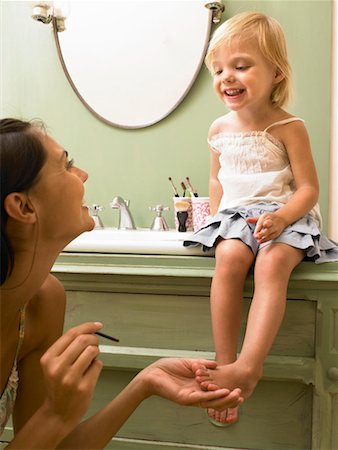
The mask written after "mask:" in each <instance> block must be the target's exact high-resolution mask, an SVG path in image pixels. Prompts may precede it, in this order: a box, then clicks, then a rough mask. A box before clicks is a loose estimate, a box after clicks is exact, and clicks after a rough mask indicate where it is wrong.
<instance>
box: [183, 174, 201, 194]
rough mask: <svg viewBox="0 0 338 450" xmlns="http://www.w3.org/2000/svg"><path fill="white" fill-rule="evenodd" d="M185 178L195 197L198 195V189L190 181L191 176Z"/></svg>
mask: <svg viewBox="0 0 338 450" xmlns="http://www.w3.org/2000/svg"><path fill="white" fill-rule="evenodd" d="M185 179H186V180H187V183H188V186H189V189H190V191H191V193H192V195H193V196H194V197H198V194H197V191H196V190H195V189H194V188H193V186H192V184H191V183H190V179H189V177H185Z"/></svg>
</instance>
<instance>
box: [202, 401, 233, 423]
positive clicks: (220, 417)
mask: <svg viewBox="0 0 338 450" xmlns="http://www.w3.org/2000/svg"><path fill="white" fill-rule="evenodd" d="M208 416H209V417H210V419H212V420H214V421H215V422H218V423H220V424H224V425H226V424H229V425H231V424H234V423H236V422H237V421H238V406H236V408H227V409H224V410H223V411H216V410H215V409H208Z"/></svg>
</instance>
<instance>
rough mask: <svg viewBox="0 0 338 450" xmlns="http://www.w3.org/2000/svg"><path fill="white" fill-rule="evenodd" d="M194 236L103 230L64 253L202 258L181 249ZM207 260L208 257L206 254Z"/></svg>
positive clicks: (80, 239)
mask: <svg viewBox="0 0 338 450" xmlns="http://www.w3.org/2000/svg"><path fill="white" fill-rule="evenodd" d="M192 234H193V232H186V233H179V232H178V231H175V230H170V231H151V230H148V229H138V230H118V229H116V228H104V229H102V230H93V231H89V232H86V233H83V234H81V235H80V236H78V237H77V238H76V239H74V240H73V241H72V242H70V243H69V244H68V245H67V247H66V248H65V249H64V251H65V252H86V253H88V252H95V253H138V254H153V255H199V256H202V255H205V253H203V252H202V250H201V249H200V248H199V247H198V248H195V247H193V248H186V247H183V241H184V240H186V239H189V237H190V236H192ZM207 255H208V256H210V253H208V254H207Z"/></svg>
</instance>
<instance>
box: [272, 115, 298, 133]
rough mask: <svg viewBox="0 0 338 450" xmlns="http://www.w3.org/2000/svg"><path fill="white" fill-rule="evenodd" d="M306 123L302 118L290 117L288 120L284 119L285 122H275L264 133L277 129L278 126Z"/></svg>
mask: <svg viewBox="0 0 338 450" xmlns="http://www.w3.org/2000/svg"><path fill="white" fill-rule="evenodd" d="M296 121H297V122H298V121H300V122H304V120H303V119H301V118H300V117H289V118H288V119H284V120H279V121H278V122H274V123H272V124H271V125H269V126H268V127H266V128H265V130H264V133H265V132H266V131H268V130H269V129H270V128H272V127H275V126H276V125H286V124H287V123H291V122H296Z"/></svg>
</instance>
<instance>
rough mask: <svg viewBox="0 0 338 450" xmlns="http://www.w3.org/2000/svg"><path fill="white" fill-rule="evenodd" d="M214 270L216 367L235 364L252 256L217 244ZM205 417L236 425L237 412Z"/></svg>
mask: <svg viewBox="0 0 338 450" xmlns="http://www.w3.org/2000/svg"><path fill="white" fill-rule="evenodd" d="M215 256H216V268H215V275H214V277H213V280H212V285H211V293H210V306H211V319H212V330H213V338H214V346H215V352H216V361H217V362H218V364H219V365H222V366H223V365H226V364H230V363H233V362H234V361H235V360H236V354H237V345H238V338H239V333H240V328H241V320H242V309H243V285H244V282H245V278H246V276H247V273H248V270H249V268H250V266H251V265H252V263H253V260H254V255H253V253H252V251H251V250H250V248H249V247H248V246H247V245H245V244H244V243H243V242H242V241H240V240H238V239H236V240H235V239H229V240H223V241H220V242H219V244H218V245H217V247H216V252H215ZM208 414H209V416H210V417H212V418H213V419H215V420H217V421H218V422H221V423H226V422H235V421H237V408H228V409H226V410H224V411H215V410H212V409H209V411H208Z"/></svg>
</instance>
